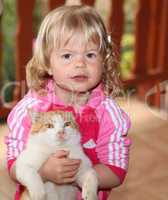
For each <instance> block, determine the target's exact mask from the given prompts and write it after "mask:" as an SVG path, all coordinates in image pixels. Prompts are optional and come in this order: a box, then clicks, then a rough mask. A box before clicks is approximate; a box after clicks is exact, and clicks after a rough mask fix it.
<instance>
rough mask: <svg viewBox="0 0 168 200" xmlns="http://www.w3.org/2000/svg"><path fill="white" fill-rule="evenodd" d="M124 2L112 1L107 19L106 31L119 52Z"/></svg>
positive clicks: (120, 0)
mask: <svg viewBox="0 0 168 200" xmlns="http://www.w3.org/2000/svg"><path fill="white" fill-rule="evenodd" d="M123 5H124V1H123V0H113V1H112V4H111V11H110V16H109V19H108V31H109V33H111V36H112V41H113V42H114V45H116V48H117V50H118V51H119V52H120V44H121V39H122V35H123V30H124V8H123Z"/></svg>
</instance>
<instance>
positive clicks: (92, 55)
mask: <svg viewBox="0 0 168 200" xmlns="http://www.w3.org/2000/svg"><path fill="white" fill-rule="evenodd" d="M86 57H87V58H97V54H96V53H95V52H90V53H87V54H86Z"/></svg>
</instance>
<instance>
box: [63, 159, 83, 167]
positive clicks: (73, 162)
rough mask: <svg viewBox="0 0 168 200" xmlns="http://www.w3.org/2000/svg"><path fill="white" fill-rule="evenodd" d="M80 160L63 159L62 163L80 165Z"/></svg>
mask: <svg viewBox="0 0 168 200" xmlns="http://www.w3.org/2000/svg"><path fill="white" fill-rule="evenodd" d="M80 162H81V160H80V159H64V161H63V164H64V166H74V165H78V166H79V165H80Z"/></svg>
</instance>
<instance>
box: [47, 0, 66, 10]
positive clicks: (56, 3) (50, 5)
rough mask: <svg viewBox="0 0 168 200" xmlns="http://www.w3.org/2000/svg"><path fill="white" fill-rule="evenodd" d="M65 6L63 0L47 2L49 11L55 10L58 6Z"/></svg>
mask: <svg viewBox="0 0 168 200" xmlns="http://www.w3.org/2000/svg"><path fill="white" fill-rule="evenodd" d="M64 4H65V0H59V1H58V0H49V1H48V8H49V10H53V9H54V8H57V7H59V6H62V5H64Z"/></svg>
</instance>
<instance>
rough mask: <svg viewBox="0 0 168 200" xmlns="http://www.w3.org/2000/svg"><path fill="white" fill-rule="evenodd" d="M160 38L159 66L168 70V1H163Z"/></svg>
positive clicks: (164, 70) (161, 69)
mask: <svg viewBox="0 0 168 200" xmlns="http://www.w3.org/2000/svg"><path fill="white" fill-rule="evenodd" d="M160 23H161V24H160V40H159V47H158V63H157V65H158V67H159V69H160V71H161V72H163V73H164V72H165V73H166V72H167V71H168V54H167V53H168V1H167V0H163V2H162V15H161V22H160Z"/></svg>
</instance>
